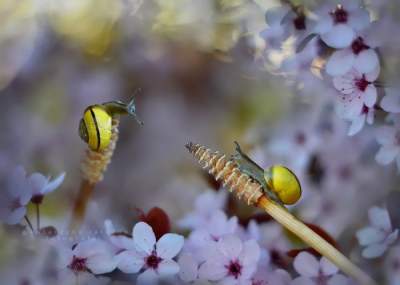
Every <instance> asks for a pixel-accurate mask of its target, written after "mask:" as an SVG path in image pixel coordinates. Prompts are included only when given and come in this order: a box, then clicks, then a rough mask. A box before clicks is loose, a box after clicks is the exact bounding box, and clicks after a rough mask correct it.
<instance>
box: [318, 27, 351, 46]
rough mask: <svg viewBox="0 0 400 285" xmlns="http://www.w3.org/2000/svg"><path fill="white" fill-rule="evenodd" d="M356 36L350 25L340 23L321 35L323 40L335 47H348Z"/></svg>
mask: <svg viewBox="0 0 400 285" xmlns="http://www.w3.org/2000/svg"><path fill="white" fill-rule="evenodd" d="M354 37H355V33H354V30H353V29H352V28H350V27H349V26H348V25H344V24H339V25H335V26H333V27H332V29H331V30H330V31H329V32H327V33H325V34H322V35H321V38H322V40H323V41H324V42H325V43H326V44H327V45H328V46H330V47H333V48H346V47H348V46H350V45H351V43H352V42H353V40H354Z"/></svg>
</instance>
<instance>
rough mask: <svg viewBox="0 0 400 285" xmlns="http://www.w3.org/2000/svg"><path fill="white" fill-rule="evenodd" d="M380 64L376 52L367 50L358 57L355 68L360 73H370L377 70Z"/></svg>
mask: <svg viewBox="0 0 400 285" xmlns="http://www.w3.org/2000/svg"><path fill="white" fill-rule="evenodd" d="M378 64H379V58H378V55H377V54H376V52H375V50H373V49H367V50H363V51H362V52H360V53H359V54H358V55H356V57H355V60H354V68H355V69H357V70H358V71H359V72H360V73H369V72H371V71H373V70H374V69H376V66H377V65H378Z"/></svg>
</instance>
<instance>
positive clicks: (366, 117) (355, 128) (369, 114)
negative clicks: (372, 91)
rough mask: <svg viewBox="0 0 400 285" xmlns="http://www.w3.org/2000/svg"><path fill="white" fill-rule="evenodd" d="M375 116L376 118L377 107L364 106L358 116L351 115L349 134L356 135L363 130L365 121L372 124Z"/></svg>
mask: <svg viewBox="0 0 400 285" xmlns="http://www.w3.org/2000/svg"><path fill="white" fill-rule="evenodd" d="M374 118H375V108H374V107H372V108H369V107H367V106H366V105H364V106H363V108H362V110H361V113H360V114H359V115H358V116H351V117H350V122H351V124H350V127H349V130H348V132H347V134H348V135H349V136H354V135H355V134H357V133H358V132H360V131H361V130H362V128H363V127H364V125H365V122H367V123H368V124H369V125H372V124H373V123H374Z"/></svg>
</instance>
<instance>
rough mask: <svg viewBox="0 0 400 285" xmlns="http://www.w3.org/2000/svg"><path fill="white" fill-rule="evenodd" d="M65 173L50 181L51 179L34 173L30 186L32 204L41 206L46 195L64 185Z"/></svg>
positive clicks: (30, 178) (30, 179)
mask: <svg viewBox="0 0 400 285" xmlns="http://www.w3.org/2000/svg"><path fill="white" fill-rule="evenodd" d="M64 177H65V173H61V174H60V175H59V176H58V177H56V178H55V179H53V180H51V181H50V177H45V176H44V175H43V174H41V173H33V174H32V175H31V176H30V177H29V184H30V186H31V187H32V199H31V201H32V203H35V204H41V203H42V201H43V198H44V196H45V195H46V194H48V193H51V192H53V191H54V190H56V189H57V188H58V187H59V186H60V185H61V183H63V181H64Z"/></svg>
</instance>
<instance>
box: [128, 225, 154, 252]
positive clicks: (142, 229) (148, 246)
mask: <svg viewBox="0 0 400 285" xmlns="http://www.w3.org/2000/svg"><path fill="white" fill-rule="evenodd" d="M132 237H133V240H134V242H135V245H136V248H137V250H139V251H144V252H146V253H147V254H151V252H152V251H153V250H154V245H155V244H156V236H155V235H154V232H153V229H152V228H151V227H150V226H149V225H148V224H146V223H144V222H139V223H137V224H136V225H135V226H134V227H133V231H132Z"/></svg>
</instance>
